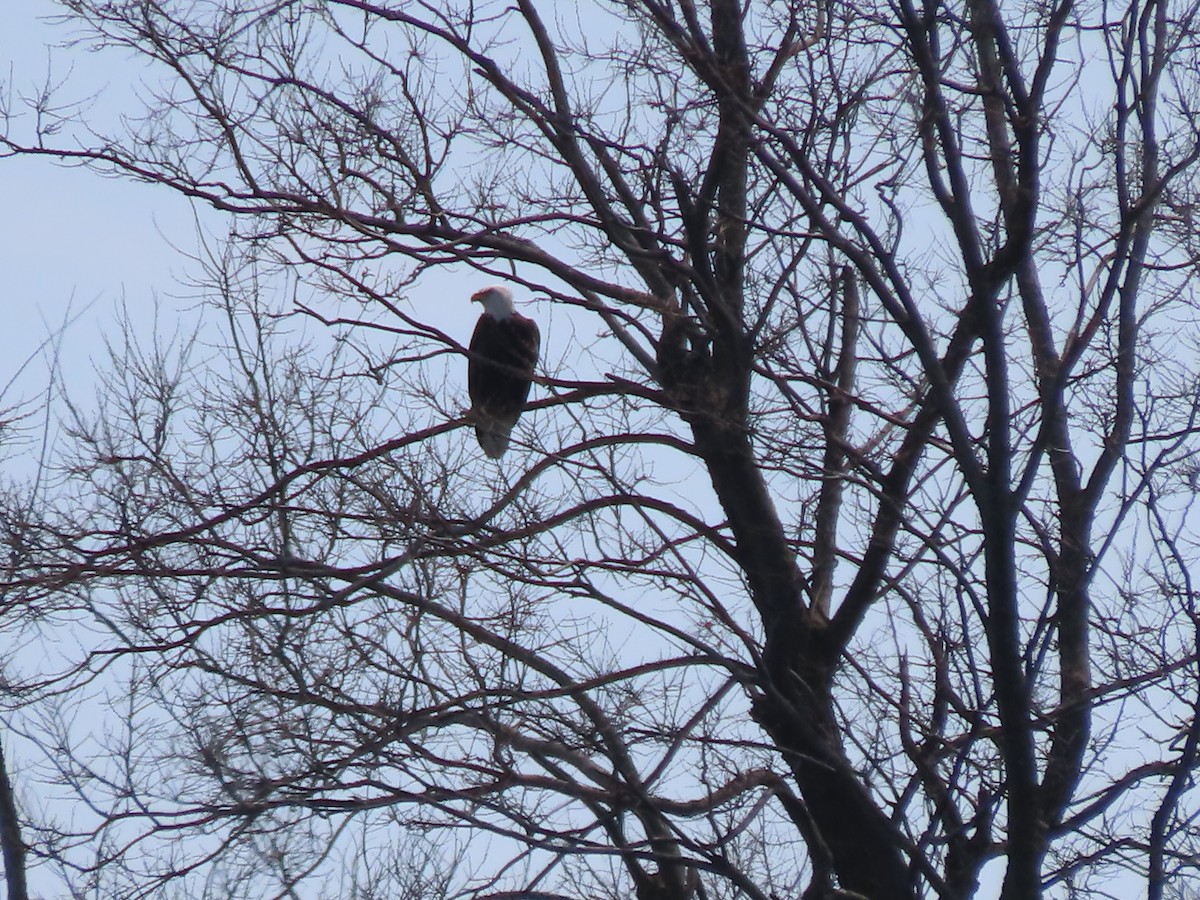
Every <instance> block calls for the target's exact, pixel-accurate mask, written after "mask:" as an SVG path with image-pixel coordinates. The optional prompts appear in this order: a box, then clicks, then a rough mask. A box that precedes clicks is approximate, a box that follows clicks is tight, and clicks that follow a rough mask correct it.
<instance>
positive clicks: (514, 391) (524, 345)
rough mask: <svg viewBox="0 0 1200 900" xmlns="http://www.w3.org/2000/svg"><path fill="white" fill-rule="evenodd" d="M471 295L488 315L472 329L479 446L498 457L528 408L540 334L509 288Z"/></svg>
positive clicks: (471, 384) (470, 381) (470, 369)
mask: <svg viewBox="0 0 1200 900" xmlns="http://www.w3.org/2000/svg"><path fill="white" fill-rule="evenodd" d="M471 300H472V302H479V303H482V304H483V315H481V316H480V317H479V321H478V322H477V323H476V324H475V333H474V334H472V335H471V347H470V350H471V358H470V361H469V362H468V364H467V393H468V394H470V396H471V415H472V416H473V418H474V420H475V436H476V437H477V438H478V439H479V446H480V447H482V448H483V452H484V453H486V454H487V455H488V456H490V457H491V458H492V459H499V458H500V457H501V456H503V455H504V451H505V450H507V449H508V440H509V436H510V435H511V434H512V430H513V426H515V425H516V424H517V419H519V418H520V417H521V413H522V411H523V410H524V409H525V401H526V400H527V399H528V397H529V385H530V383H531V380H532V377H533V367H534V365H535V364H536V363H537V358H538V348H539V347H540V345H541V335H540V334H539V332H538V327H537V323H536V322H534V321H533V320H532V319H529V318H526V317H525V316H523V315H521V314H520V313H519V312H517V311H516V310H514V309H513V297H512V291H510V290H509V289H508V288H506V287H486V288H483V290H479V291H476V292H475V293H474V294H472V295H471Z"/></svg>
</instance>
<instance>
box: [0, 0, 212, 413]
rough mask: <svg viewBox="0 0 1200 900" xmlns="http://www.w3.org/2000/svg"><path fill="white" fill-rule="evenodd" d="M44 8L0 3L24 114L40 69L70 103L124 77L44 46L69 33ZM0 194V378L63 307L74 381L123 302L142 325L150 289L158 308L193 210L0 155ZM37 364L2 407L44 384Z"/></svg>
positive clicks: (9, 68) (178, 270) (2, 55)
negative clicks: (59, 84)
mask: <svg viewBox="0 0 1200 900" xmlns="http://www.w3.org/2000/svg"><path fill="white" fill-rule="evenodd" d="M53 11H54V4H53V3H51V2H49V0H20V2H7V3H5V4H4V9H3V12H2V13H0V60H3V62H4V64H5V65H4V67H3V69H0V80H2V81H3V91H4V102H5V105H6V107H8V108H9V110H10V111H11V112H13V113H15V114H22V113H23V112H24V111H25V110H27V101H26V98H28V97H29V96H30V95H32V94H34V93H36V92H37V91H38V90H39V89H40V88H41V87H42V85H43V84H44V83H45V82H46V79H47V78H48V77H49V78H52V79H53V80H55V81H63V80H65V92H66V94H67V95H68V96H70V97H72V98H75V99H79V98H83V97H86V96H88V95H89V94H90V93H93V92H94V91H97V90H100V89H102V88H106V87H109V86H111V84H112V83H113V82H116V83H118V84H119V83H120V82H121V80H122V78H123V77H124V78H127V77H128V71H127V70H126V71H111V70H112V69H113V67H114V66H116V67H118V68H121V67H120V62H121V61H120V59H119V58H118V59H115V60H114V59H113V58H111V57H109V56H105V57H103V58H101V57H100V56H97V55H94V54H80V53H79V52H71V51H68V50H63V49H51V47H52V45H53V44H56V43H58V42H61V41H62V40H63V39H64V38H66V37H68V33H66V32H64V31H63V30H62V29H61V28H56V27H54V26H53V25H52V24H50V23H48V22H46V21H43V19H44V17H45V16H47V15H49V14H51V13H53ZM106 67H108V69H109V70H106ZM27 121H28V118H26V122H27ZM18 127H20V125H18ZM0 196H3V198H4V215H3V216H2V217H0V273H3V277H2V278H0V291H3V296H2V298H0V303H2V304H3V307H2V308H3V310H4V317H3V328H0V352H2V353H3V356H2V358H3V360H4V363H3V367H2V369H0V385H4V384H7V383H8V382H9V380H10V379H11V378H12V377H13V376H14V374H15V373H16V372H17V370H18V368H19V367H20V366H21V364H22V362H23V361H24V360H25V359H26V358H27V357H28V356H29V355H30V354H31V353H34V352H35V351H36V350H37V348H38V346H39V345H40V344H41V343H42V342H43V341H44V340H45V339H46V337H47V336H48V335H49V334H51V333H52V332H53V331H54V330H55V329H56V328H57V326H59V325H60V324H61V323H62V322H63V320H64V318H65V317H67V316H68V315H71V314H74V315H77V316H78V319H77V321H76V323H75V324H74V325H73V326H72V327H71V328H70V329H69V330H68V331H67V333H66V340H65V345H64V351H65V355H64V360H65V361H66V363H67V368H68V375H69V381H70V383H71V384H72V386H74V385H78V384H80V383H86V380H87V376H88V374H89V371H90V369H91V360H92V358H93V357H95V356H96V355H97V354H98V353H99V352H101V350H100V345H99V342H98V341H97V339H96V338H97V334H98V332H99V331H100V330H106V331H111V330H112V328H113V326H114V323H115V321H116V317H117V311H118V309H119V307H120V305H121V304H125V305H126V306H127V308H128V309H129V310H130V311H131V313H132V314H133V315H134V316H136V317H138V318H141V319H145V320H146V321H147V322H149V321H150V319H151V317H152V316H153V310H154V303H155V296H156V294H157V295H159V297H160V298H161V300H162V302H163V304H164V305H165V304H167V303H169V302H172V301H170V298H169V296H168V295H169V294H170V293H171V292H172V290H173V281H174V278H175V276H178V275H181V274H183V272H184V271H185V269H186V262H187V261H186V260H185V259H182V258H181V257H180V255H179V253H178V252H177V251H176V250H173V249H172V244H174V245H175V246H177V247H179V248H181V249H183V250H190V249H191V248H193V247H195V245H196V237H195V234H196V229H195V218H194V212H193V210H192V208H191V206H190V205H189V204H188V203H187V202H186V201H185V200H183V199H181V198H180V197H178V196H175V195H173V194H172V193H170V192H169V191H167V190H165V189H162V188H157V189H156V188H154V187H151V186H146V185H139V184H135V183H132V182H130V181H128V180H123V179H120V180H119V179H106V178H101V177H99V176H98V175H96V174H94V173H92V172H88V171H85V170H82V169H71V168H64V167H62V166H60V165H56V164H54V163H53V162H52V161H50V160H49V159H45V160H42V159H4V160H0ZM38 368H39V367H38V366H37V365H36V364H35V365H34V366H31V367H30V369H29V370H28V371H27V376H26V377H25V378H23V379H22V380H21V382H20V383H19V384H18V385H16V386H14V387H13V388H11V389H10V390H9V393H8V394H7V395H6V397H5V398H4V401H5V402H4V405H5V406H7V405H9V404H10V403H11V402H12V401H13V400H14V399H15V398H16V397H22V398H25V399H28V398H29V395H30V391H31V389H34V388H33V385H35V384H38V383H44V380H43V379H40V378H37V377H36V373H37V369H38ZM41 368H42V369H43V371H44V366H43V367H41Z"/></svg>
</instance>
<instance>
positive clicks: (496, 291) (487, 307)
mask: <svg viewBox="0 0 1200 900" xmlns="http://www.w3.org/2000/svg"><path fill="white" fill-rule="evenodd" d="M471 302H472V303H475V302H478V303H482V304H483V310H484V312H486V313H487V314H488V315H490V316H491V317H492V318H493V319H495V320H496V321H497V322H499V321H502V320H503V319H507V318H508V317H509V316H511V315H512V314H513V295H512V291H510V290H509V289H508V288H506V287H504V286H503V285H493V286H492V287H485V288H482V289H481V290H478V291H476V292H475V293H473V294H472V295H471Z"/></svg>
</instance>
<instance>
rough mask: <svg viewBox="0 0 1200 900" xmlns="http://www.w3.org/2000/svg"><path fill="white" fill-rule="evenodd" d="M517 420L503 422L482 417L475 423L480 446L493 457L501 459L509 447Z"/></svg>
mask: <svg viewBox="0 0 1200 900" xmlns="http://www.w3.org/2000/svg"><path fill="white" fill-rule="evenodd" d="M515 424H516V423H515V422H511V423H510V422H503V421H501V420H500V419H480V420H479V421H477V422H476V423H475V437H477V438H478V439H479V446H480V447H482V448H483V452H484V453H486V454H487V455H488V456H490V457H491V458H492V459H499V458H500V457H502V456H503V455H504V451H505V450H507V449H508V441H509V438H510V437H511V436H512V430H513V425H515Z"/></svg>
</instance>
